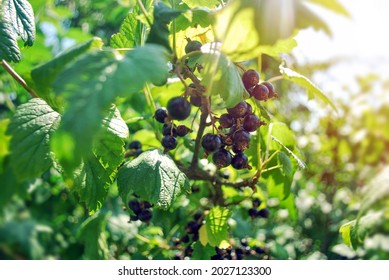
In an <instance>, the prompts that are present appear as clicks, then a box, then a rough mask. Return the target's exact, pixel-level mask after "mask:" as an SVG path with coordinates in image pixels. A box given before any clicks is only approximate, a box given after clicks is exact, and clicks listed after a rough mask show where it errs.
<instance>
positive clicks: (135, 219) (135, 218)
mask: <svg viewBox="0 0 389 280" xmlns="http://www.w3.org/2000/svg"><path fill="white" fill-rule="evenodd" d="M130 220H131V221H133V222H136V221H137V220H139V218H138V216H137V215H130Z"/></svg>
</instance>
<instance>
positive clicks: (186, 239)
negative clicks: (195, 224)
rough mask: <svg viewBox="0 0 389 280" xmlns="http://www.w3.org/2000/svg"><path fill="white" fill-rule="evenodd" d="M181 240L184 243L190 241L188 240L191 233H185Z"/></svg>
mask: <svg viewBox="0 0 389 280" xmlns="http://www.w3.org/2000/svg"><path fill="white" fill-rule="evenodd" d="M181 241H182V242H184V243H188V242H189V235H187V234H185V235H184V236H183V237H182V238H181Z"/></svg>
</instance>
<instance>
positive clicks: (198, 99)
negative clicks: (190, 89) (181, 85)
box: [189, 94, 201, 107]
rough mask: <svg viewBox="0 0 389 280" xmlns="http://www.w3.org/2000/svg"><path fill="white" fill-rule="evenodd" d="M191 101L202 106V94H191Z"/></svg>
mask: <svg viewBox="0 0 389 280" xmlns="http://www.w3.org/2000/svg"><path fill="white" fill-rule="evenodd" d="M189 102H190V104H192V105H193V106H195V107H201V95H197V94H196V95H191V96H190V97H189Z"/></svg>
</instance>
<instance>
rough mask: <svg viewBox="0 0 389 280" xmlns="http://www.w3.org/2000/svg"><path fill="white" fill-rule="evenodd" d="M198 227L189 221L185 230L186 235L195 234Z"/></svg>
mask: <svg viewBox="0 0 389 280" xmlns="http://www.w3.org/2000/svg"><path fill="white" fill-rule="evenodd" d="M199 228H200V225H199V224H198V223H196V222H195V221H190V222H189V223H188V224H187V225H186V227H185V230H186V232H187V233H196V232H198V231H199Z"/></svg>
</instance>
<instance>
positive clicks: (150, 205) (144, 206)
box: [140, 201, 153, 209]
mask: <svg viewBox="0 0 389 280" xmlns="http://www.w3.org/2000/svg"><path fill="white" fill-rule="evenodd" d="M140 205H141V207H142V208H144V209H148V208H151V207H153V205H152V204H151V203H150V202H148V201H142V202H141V203H140Z"/></svg>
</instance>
